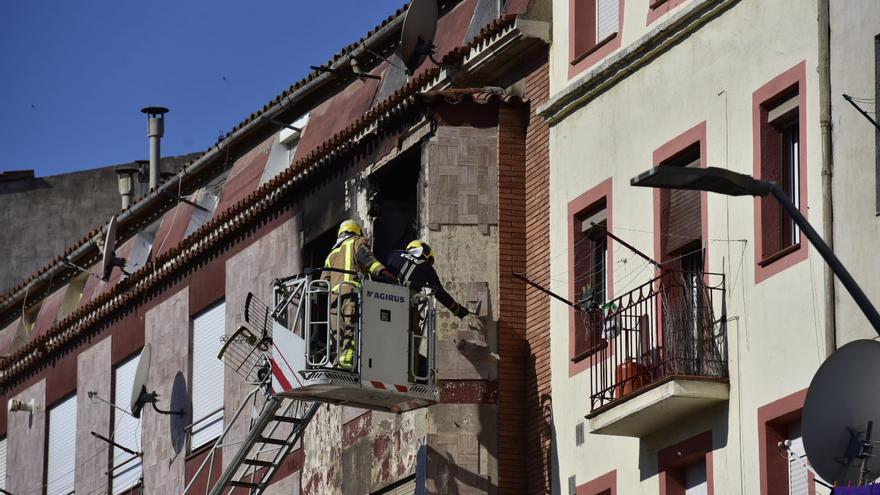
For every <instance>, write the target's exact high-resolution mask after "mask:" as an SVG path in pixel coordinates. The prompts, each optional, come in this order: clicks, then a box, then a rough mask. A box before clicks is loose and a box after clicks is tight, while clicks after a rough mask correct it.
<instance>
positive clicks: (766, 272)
mask: <svg viewBox="0 0 880 495" xmlns="http://www.w3.org/2000/svg"><path fill="white" fill-rule="evenodd" d="M806 77H807V76H806V62H805V61H802V62H800V63H799V64H797V65H795V66H794V67H792V68H791V69H789V70H787V71H785V72H783V73H782V74H780V75H778V76H776V77H774V78H773V79H772V80H770V81H769V82H767V83H766V84H764V85H763V86H761V87H760V88H758V90H756V91H755V92H754V93H753V94H752V135H753V142H754V152H753V153H754V157H753V160H754V166H753V175H754V177H755V178H758V179H765V178H768V179H771V180H774V179H776V177H774V176H771V175H770V171H771V170H772V169H773V168H774V167H778V168H779V169H781V168H782V167H783V165H782V163H781V160H782V153H781V150H778V149H776V148H777V147H778V146H780V142H779V141H777V137H776V136H775V135H778V134H780V131H779V130H778V129H775V126H774V125H773V124H771V123H769V122H768V112H769V110H770V109H772V108H773V107H774V106H776V105H778V104H779V103H782V102H783V101H785V100H787V99H789V98H791V97H792V96H794V95H795V94H796V95H797V98H798V109H797V119H798V175H799V180H798V182H799V183H798V195H799V203H800V204H799V210H800V212H801V214H802V215H804V217H807V205H808V204H809V201H808V198H807V148H808V146H807V101H806V90H807V87H806ZM774 133H775V135H774ZM778 173H781V171H780V172H778ZM754 201H755V203H754V209H755V212H754V215H755V243H754V244H755V283H756V284H758V283H761V282H763V281H764V280H766V279H768V278H769V277H771V276H773V275H776V274H777V273H779V272H781V271H783V270H785V269H787V268H789V267H791V266H793V265H795V264H797V263H799V262H801V261H803V260H805V259H807V256H808V253H809V248H808V246H807V242H806V237H805V236H804V234H803V232H801V233H800V236H799V242H798V243H797V244H794V245H791V246H786V247H784V248H781V249H780V248H779V247H778V246H777V247H776V248H774V246H775V244H774V243H773V242H771V240H770V238H773V237H776V236H779V235H780V229H781V228H782V225H783V222H785V217H784V216H783V215H782V214H781V213H776V212H780V211H781V210H780V206H779V204H778V202H776V200H775V199H774V198H772V197H769V196H768V197H766V198H760V197H756V198H755V200H754Z"/></svg>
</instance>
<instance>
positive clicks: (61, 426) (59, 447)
mask: <svg viewBox="0 0 880 495" xmlns="http://www.w3.org/2000/svg"><path fill="white" fill-rule="evenodd" d="M48 457H49V459H48V466H47V474H46V480H47V483H46V494H47V495H68V494H70V493H73V477H74V471H75V469H76V460H75V457H76V395H74V396H72V397H70V398H67V399H65V400H63V401H61V402H60V403H59V404H58V405H56V406H54V407H53V408H51V409H49V456H48Z"/></svg>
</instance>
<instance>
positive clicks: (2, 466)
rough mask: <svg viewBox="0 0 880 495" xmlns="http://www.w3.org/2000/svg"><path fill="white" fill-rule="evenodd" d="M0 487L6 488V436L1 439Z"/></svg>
mask: <svg viewBox="0 0 880 495" xmlns="http://www.w3.org/2000/svg"><path fill="white" fill-rule="evenodd" d="M0 488H2V489H3V490H5V489H6V438H4V439H3V440H0Z"/></svg>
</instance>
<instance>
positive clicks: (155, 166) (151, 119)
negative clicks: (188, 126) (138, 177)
mask: <svg viewBox="0 0 880 495" xmlns="http://www.w3.org/2000/svg"><path fill="white" fill-rule="evenodd" d="M141 112H143V113H145V114H147V136H148V137H149V138H150V191H154V190H156V189H157V188H158V187H159V159H160V158H161V151H160V143H161V141H162V136H164V135H165V114H166V113H168V109H167V108H164V107H147V108H144V109H141Z"/></svg>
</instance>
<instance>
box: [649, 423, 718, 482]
mask: <svg viewBox="0 0 880 495" xmlns="http://www.w3.org/2000/svg"><path fill="white" fill-rule="evenodd" d="M657 466H658V468H659V472H660V493H662V494H665V495H697V494H700V495H712V493H713V492H714V487H713V483H712V432H711V431H706V432H703V433H700V434H699V435H696V436H694V437H692V438H689V439H687V440H685V441H683V442H679V443H677V444H675V445H670V446H669V447H666V448H664V449H661V450H660V451H658V452H657Z"/></svg>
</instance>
